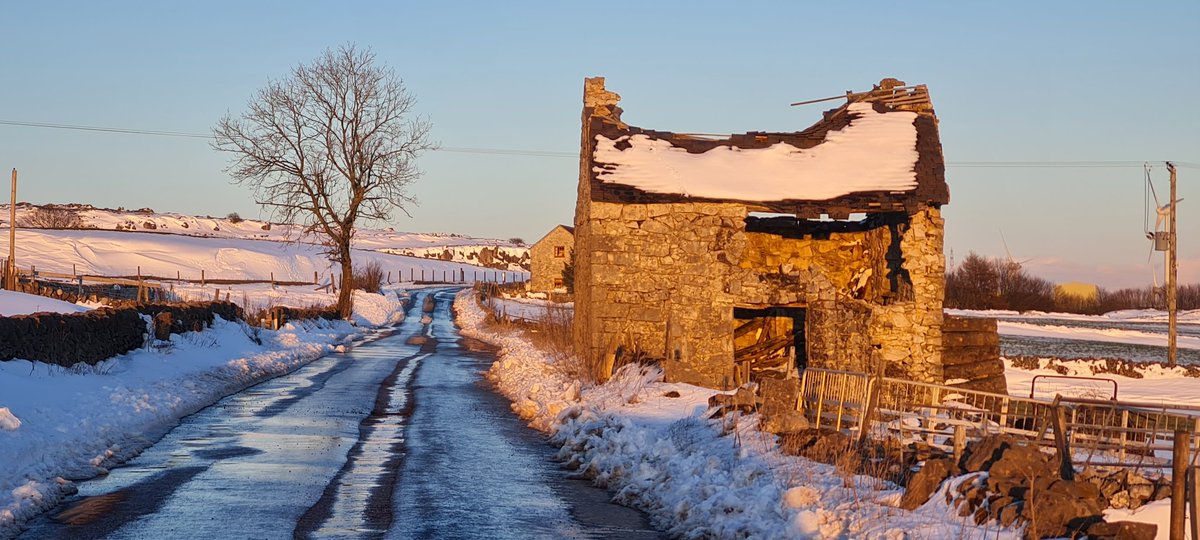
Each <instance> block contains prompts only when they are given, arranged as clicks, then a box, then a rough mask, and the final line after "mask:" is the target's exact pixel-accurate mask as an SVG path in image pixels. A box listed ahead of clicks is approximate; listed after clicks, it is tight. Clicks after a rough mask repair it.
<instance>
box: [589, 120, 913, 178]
mask: <svg viewBox="0 0 1200 540" xmlns="http://www.w3.org/2000/svg"><path fill="white" fill-rule="evenodd" d="M849 113H851V114H852V115H855V116H856V117H855V118H853V119H852V120H851V122H850V124H849V125H848V126H846V127H845V128H842V129H841V130H834V131H829V132H828V134H827V135H826V136H825V140H824V141H823V142H821V144H818V145H816V146H814V147H812V148H808V149H800V148H797V147H795V146H792V145H790V144H787V143H783V142H780V143H776V144H774V145H771V146H769V147H767V148H760V149H746V148H738V147H735V146H719V147H716V148H713V149H711V150H708V151H706V152H703V153H699V154H691V153H688V152H687V150H685V149H683V148H678V147H675V146H672V145H671V143H670V141H667V140H660V139H652V138H650V137H648V136H646V135H642V134H638V135H633V136H623V137H619V138H617V139H615V140H614V139H609V138H608V137H605V136H604V135H597V136H596V151H595V153H594V156H593V159H594V161H595V162H597V163H599V164H607V165H608V166H607V167H600V166H598V167H595V172H596V176H597V178H598V179H599V180H600V181H601V182H604V183H608V184H623V185H627V186H632V187H635V188H638V189H641V190H643V191H647V192H651V193H677V194H682V195H686V196H689V197H704V198H711V199H733V200H743V201H783V200H810V201H819V200H827V199H833V198H835V197H841V196H844V195H849V194H851V193H857V192H865V191H911V190H913V189H915V188H916V187H917V178H916V173H915V172H914V165H915V163H916V162H917V157H918V154H917V130H916V128H915V127H914V125H913V122H914V120H915V119H916V117H917V115H916V113H913V112H907V111H889V112H886V113H880V112H877V111H875V109H874V108H873V106H872V104H871V103H852V104H850V106H849ZM621 142H627V143H628V144H629V145H630V146H629V147H628V148H625V149H624V150H622V149H619V148H618V147H617V145H618V143H621ZM621 146H624V144H622V145H621ZM614 165H615V167H614Z"/></svg>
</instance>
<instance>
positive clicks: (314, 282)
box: [313, 270, 321, 285]
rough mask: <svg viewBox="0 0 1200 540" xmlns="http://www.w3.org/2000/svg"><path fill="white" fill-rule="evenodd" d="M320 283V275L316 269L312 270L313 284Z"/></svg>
mask: <svg viewBox="0 0 1200 540" xmlns="http://www.w3.org/2000/svg"><path fill="white" fill-rule="evenodd" d="M320 283H321V278H320V276H319V275H318V274H317V271H316V270H313V285H319V284H320Z"/></svg>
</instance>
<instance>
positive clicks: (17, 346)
mask: <svg viewBox="0 0 1200 540" xmlns="http://www.w3.org/2000/svg"><path fill="white" fill-rule="evenodd" d="M143 315H145V316H147V317H148V318H150V319H151V321H153V322H152V323H147V322H146V320H145V319H143V318H142V316H143ZM215 316H221V317H223V318H225V319H227V320H235V319H240V318H241V317H242V311H241V308H240V307H238V306H237V305H236V304H233V303H230V302H199V303H189V304H148V305H139V306H136V307H122V308H100V309H96V310H92V311H85V312H83V313H69V314H64V313H34V314H32V315H22V316H17V317H0V361H4V360H13V359H18V358H19V359H23V360H35V361H39V362H46V363H49V364H56V365H60V366H67V367H69V366H73V365H75V364H77V363H79V362H84V363H87V364H96V363H98V362H100V361H102V360H105V359H107V358H111V357H113V356H116V355H119V354H125V353H127V352H129V351H132V350H134V349H137V348H140V347H142V346H143V345H144V344H145V343H146V338H147V336H148V335H154V336H155V337H157V338H158V339H166V338H168V337H170V334H172V333H183V332H188V331H194V330H202V329H204V328H207V327H208V326H210V325H211V324H212V322H213V318H214V317H215ZM151 333H153V334H151Z"/></svg>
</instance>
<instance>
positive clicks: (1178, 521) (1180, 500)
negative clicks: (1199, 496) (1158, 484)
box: [1171, 429, 1195, 540]
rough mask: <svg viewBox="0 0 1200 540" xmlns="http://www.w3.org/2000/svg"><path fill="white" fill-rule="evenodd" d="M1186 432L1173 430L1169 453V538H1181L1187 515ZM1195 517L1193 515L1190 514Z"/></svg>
mask: <svg viewBox="0 0 1200 540" xmlns="http://www.w3.org/2000/svg"><path fill="white" fill-rule="evenodd" d="M1188 439H1189V437H1188V432H1186V431H1183V430H1180V429H1177V430H1175V437H1174V442H1175V445H1174V449H1173V451H1172V453H1171V539H1172V540H1174V539H1176V538H1178V539H1179V540H1183V535H1184V520H1185V517H1186V515H1187V484H1188V481H1187V468H1188ZM1192 517H1193V519H1195V516H1192Z"/></svg>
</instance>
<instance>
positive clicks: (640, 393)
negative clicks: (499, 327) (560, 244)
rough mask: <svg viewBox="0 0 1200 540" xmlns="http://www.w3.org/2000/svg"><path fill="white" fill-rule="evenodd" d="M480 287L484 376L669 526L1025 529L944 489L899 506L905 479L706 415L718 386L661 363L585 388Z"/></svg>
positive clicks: (845, 533)
mask: <svg viewBox="0 0 1200 540" xmlns="http://www.w3.org/2000/svg"><path fill="white" fill-rule="evenodd" d="M471 294H472V291H470V290H467V291H463V292H462V293H460V294H459V296H458V297H457V299H456V301H455V311H456V314H457V320H458V323H459V325H460V326H461V327H462V333H463V334H464V335H466V336H470V337H473V338H475V339H479V340H482V341H486V342H490V343H493V344H495V345H498V346H500V347H501V350H500V352H499V359H498V360H497V361H496V362H495V363H494V364H493V365H492V367H491V369H490V370H489V371H488V373H487V376H488V378H489V379H490V380H492V381H494V382H495V384H496V386H497V388H498V389H499V391H500V392H501V393H503V394H504V395H505V396H506V397H508V398H509V399H510V400H511V401H512V402H513V405H512V408H513V411H514V412H516V413H517V414H518V415H519V416H521V417H522V418H523V419H525V420H527V421H529V422H530V425H531V426H532V427H534V428H536V429H539V430H542V431H544V432H547V433H548V434H550V435H551V441H552V442H553V443H554V444H555V445H556V446H560V447H561V450H560V452H559V457H560V458H561V459H562V460H563V461H565V462H567V463H570V464H573V465H578V467H579V470H580V471H581V472H583V473H584V474H586V475H588V476H590V477H592V478H594V480H595V481H596V482H597V483H598V484H600V485H603V486H606V487H607V488H608V489H609V490H611V491H612V492H614V493H615V499H616V500H617V501H618V502H621V503H624V504H628V505H630V506H634V507H637V508H640V509H642V510H644V511H646V512H647V513H648V514H649V515H650V518H651V521H652V522H653V523H654V525H655V526H656V527H658V528H659V529H662V530H664V531H666V532H667V533H668V534H669V535H670V536H672V537H679V538H745V537H754V538H897V539H898V538H983V537H987V538H1016V537H1017V533H1016V532H1013V531H1009V530H999V531H998V530H996V529H995V528H994V527H992V528H987V527H986V526H985V527H975V526H973V525H970V524H968V523H967V520H965V519H964V518H958V517H954V514H953V512H952V510H951V509H950V508H949V507H947V505H946V504H945V503H944V501H945V497H939V496H934V497H933V498H932V499H931V501H930V502H929V503H927V504H926V505H925V506H923V507H921V508H919V509H917V510H916V511H913V512H909V511H905V510H902V509H899V508H897V507H896V503H897V502H898V500H899V497H900V494H901V491H900V489H899V488H898V487H896V486H894V485H891V484H887V483H884V482H881V481H879V480H877V479H875V478H871V477H867V476H861V475H855V474H851V473H847V472H844V471H842V470H840V469H838V468H837V467H835V466H832V465H826V464H823V463H817V462H814V461H810V460H807V459H804V458H799V457H793V456H787V455H784V454H782V453H781V452H780V451H779V448H778V445H777V441H776V437H775V436H774V435H771V434H767V433H763V432H761V431H759V430H758V429H757V419H756V417H755V416H747V417H743V418H741V419H740V420H732V419H727V420H711V421H710V420H704V419H702V418H701V414H702V413H703V412H704V411H705V410H706V408H707V400H708V398H709V397H710V396H711V395H713V394H714V393H715V391H713V390H709V389H705V388H700V387H696V386H691V385H685V384H668V383H663V382H661V376H660V374H659V372H658V371H657V370H653V369H650V370H629V371H624V372H621V374H619V375H618V376H616V377H614V378H613V380H612V381H610V382H608V383H606V384H603V385H599V386H594V387H587V386H583V387H581V385H580V384H579V383H578V382H577V381H573V380H570V379H569V378H568V377H566V376H565V375H563V372H564V370H562V369H559V368H557V367H555V366H554V364H553V361H552V360H550V359H549V358H548V356H547V355H545V354H544V353H542V352H541V351H540V350H538V349H537V348H536V347H534V346H533V345H532V344H531V343H529V342H528V341H527V340H525V339H524V338H523V337H522V336H521V335H520V334H519V333H517V332H515V331H499V332H497V331H493V330H491V329H488V328H485V327H484V320H485V316H486V315H485V313H484V311H483V310H482V308H480V307H479V305H478V303H477V302H475V301H474V299H473V298H472V296H471ZM676 395H677V396H678V397H669V396H676Z"/></svg>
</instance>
